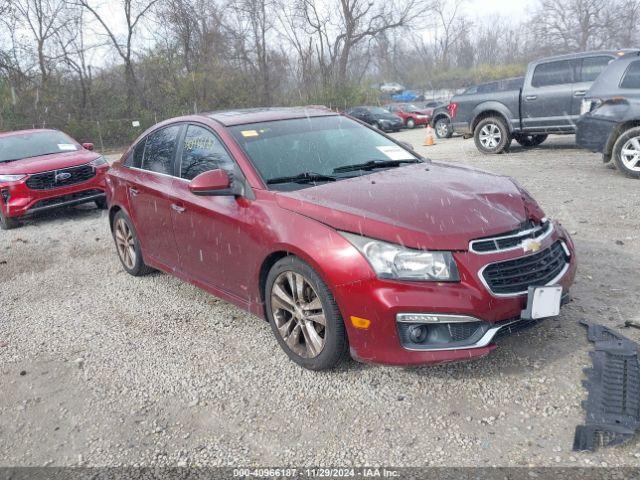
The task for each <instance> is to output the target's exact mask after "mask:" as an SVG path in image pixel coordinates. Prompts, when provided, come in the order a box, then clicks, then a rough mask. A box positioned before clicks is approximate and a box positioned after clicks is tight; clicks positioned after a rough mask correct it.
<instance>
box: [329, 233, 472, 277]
mask: <svg viewBox="0 0 640 480" xmlns="http://www.w3.org/2000/svg"><path fill="white" fill-rule="evenodd" d="M340 235H342V236H343V237H344V238H346V239H347V240H348V241H349V242H350V243H351V244H352V245H353V246H354V247H356V248H357V249H358V250H359V251H360V253H362V255H363V256H364V257H365V258H366V259H367V261H368V262H369V263H370V264H371V267H372V268H373V271H374V272H376V275H377V276H378V277H380V278H392V279H395V280H422V281H431V282H457V281H459V280H460V275H459V273H458V267H457V266H456V262H455V260H454V259H453V255H451V252H439V251H438V252H430V251H427V250H413V249H410V248H406V247H403V246H402V245H397V244H393V243H387V242H383V241H381V240H374V239H372V238H367V237H363V236H360V235H355V234H353V233H347V232H340Z"/></svg>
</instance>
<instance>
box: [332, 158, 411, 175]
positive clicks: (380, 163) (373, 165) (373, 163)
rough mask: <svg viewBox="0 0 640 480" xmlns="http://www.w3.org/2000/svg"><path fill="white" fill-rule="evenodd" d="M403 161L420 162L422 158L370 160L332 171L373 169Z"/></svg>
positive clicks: (394, 165)
mask: <svg viewBox="0 0 640 480" xmlns="http://www.w3.org/2000/svg"><path fill="white" fill-rule="evenodd" d="M403 163H422V160H417V159H416V160H370V161H368V162H365V163H356V164H354V165H344V166H342V167H338V168H334V169H333V173H343V172H355V171H357V170H374V169H376V168H391V167H399V166H400V165H402V164H403Z"/></svg>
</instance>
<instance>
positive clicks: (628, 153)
mask: <svg viewBox="0 0 640 480" xmlns="http://www.w3.org/2000/svg"><path fill="white" fill-rule="evenodd" d="M613 159H614V161H615V163H616V167H618V170H620V171H621V172H622V173H624V174H625V175H626V176H627V177H629V178H640V127H635V128H630V129H629V130H627V131H626V132H624V133H623V134H622V135H620V136H619V137H618V140H616V143H615V145H614V146H613Z"/></svg>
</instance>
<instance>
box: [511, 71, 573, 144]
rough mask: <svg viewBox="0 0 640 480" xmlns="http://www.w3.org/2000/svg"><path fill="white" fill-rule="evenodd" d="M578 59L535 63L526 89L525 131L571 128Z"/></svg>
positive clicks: (523, 98)
mask: <svg viewBox="0 0 640 480" xmlns="http://www.w3.org/2000/svg"><path fill="white" fill-rule="evenodd" d="M577 62H578V61H577V60H573V59H566V60H553V61H549V62H544V63H539V64H537V65H535V66H533V72H532V73H530V74H529V75H528V76H527V80H526V82H525V87H524V89H523V92H522V127H523V129H524V130H525V131H535V132H547V133H552V132H567V131H571V130H572V129H573V122H572V119H571V111H572V98H573V84H574V83H575V78H576V69H577Z"/></svg>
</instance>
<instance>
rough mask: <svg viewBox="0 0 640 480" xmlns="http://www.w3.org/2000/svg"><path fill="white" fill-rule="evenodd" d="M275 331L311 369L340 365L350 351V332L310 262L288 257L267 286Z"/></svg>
mask: <svg viewBox="0 0 640 480" xmlns="http://www.w3.org/2000/svg"><path fill="white" fill-rule="evenodd" d="M265 300H266V313H267V318H268V319H269V323H270V324H271V328H272V330H273V333H274V334H275V336H276V339H277V340H278V343H279V344H280V347H282V349H283V350H284V351H285V352H286V354H287V355H288V356H289V358H290V359H291V360H293V361H294V362H295V363H297V364H298V365H300V366H302V367H304V368H308V369H310V370H326V369H329V368H332V367H334V366H336V365H337V364H338V363H340V361H341V360H342V359H343V358H344V357H345V356H346V353H347V351H348V341H347V333H346V331H345V326H344V322H343V321H342V317H341V315H340V311H339V309H338V306H337V304H336V301H335V299H334V298H333V295H332V294H331V292H330V291H329V288H328V287H327V286H326V284H325V283H324V282H323V281H322V279H321V278H320V276H319V275H318V274H317V273H316V272H315V270H313V268H311V267H310V266H309V265H308V264H306V263H305V262H303V261H302V260H300V259H299V258H297V257H294V256H288V257H285V258H283V259H281V260H279V261H278V262H276V264H275V265H274V266H273V267H272V268H271V271H270V272H269V275H268V276H267V282H266V286H265Z"/></svg>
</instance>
